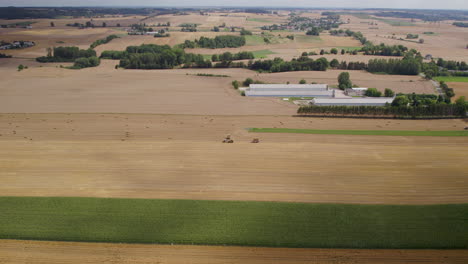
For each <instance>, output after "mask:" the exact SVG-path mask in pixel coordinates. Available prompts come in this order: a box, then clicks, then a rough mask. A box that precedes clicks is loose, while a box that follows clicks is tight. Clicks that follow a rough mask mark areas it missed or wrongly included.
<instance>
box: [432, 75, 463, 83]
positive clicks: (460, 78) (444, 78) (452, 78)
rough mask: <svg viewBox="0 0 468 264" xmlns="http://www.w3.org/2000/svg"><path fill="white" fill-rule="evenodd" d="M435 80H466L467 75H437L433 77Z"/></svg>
mask: <svg viewBox="0 0 468 264" xmlns="http://www.w3.org/2000/svg"><path fill="white" fill-rule="evenodd" d="M434 79H435V80H437V81H439V82H440V81H444V82H468V77H462V76H438V77H434Z"/></svg>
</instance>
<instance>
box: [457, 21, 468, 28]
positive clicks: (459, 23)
mask: <svg viewBox="0 0 468 264" xmlns="http://www.w3.org/2000/svg"><path fill="white" fill-rule="evenodd" d="M453 25H454V26H457V27H468V23H466V22H453Z"/></svg>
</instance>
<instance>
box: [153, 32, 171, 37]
mask: <svg viewBox="0 0 468 264" xmlns="http://www.w3.org/2000/svg"><path fill="white" fill-rule="evenodd" d="M170 36H171V34H169V33H161V32H158V33H156V34H154V37H155V38H167V37H170Z"/></svg>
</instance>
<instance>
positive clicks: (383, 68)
mask: <svg viewBox="0 0 468 264" xmlns="http://www.w3.org/2000/svg"><path fill="white" fill-rule="evenodd" d="M407 55H410V56H405V57H404V58H403V59H401V60H397V59H389V60H385V59H372V60H369V63H368V64H367V71H369V72H373V73H387V74H400V75H418V74H419V73H420V72H421V69H422V62H421V58H416V57H414V56H411V54H407Z"/></svg>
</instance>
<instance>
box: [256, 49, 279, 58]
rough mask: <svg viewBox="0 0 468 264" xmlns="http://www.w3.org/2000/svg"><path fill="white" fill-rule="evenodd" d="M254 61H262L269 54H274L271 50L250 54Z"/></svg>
mask: <svg viewBox="0 0 468 264" xmlns="http://www.w3.org/2000/svg"><path fill="white" fill-rule="evenodd" d="M252 53H253V54H254V56H255V58H256V59H264V58H266V57H267V56H268V55H270V54H275V52H273V51H271V50H256V51H253V52H252Z"/></svg>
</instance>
